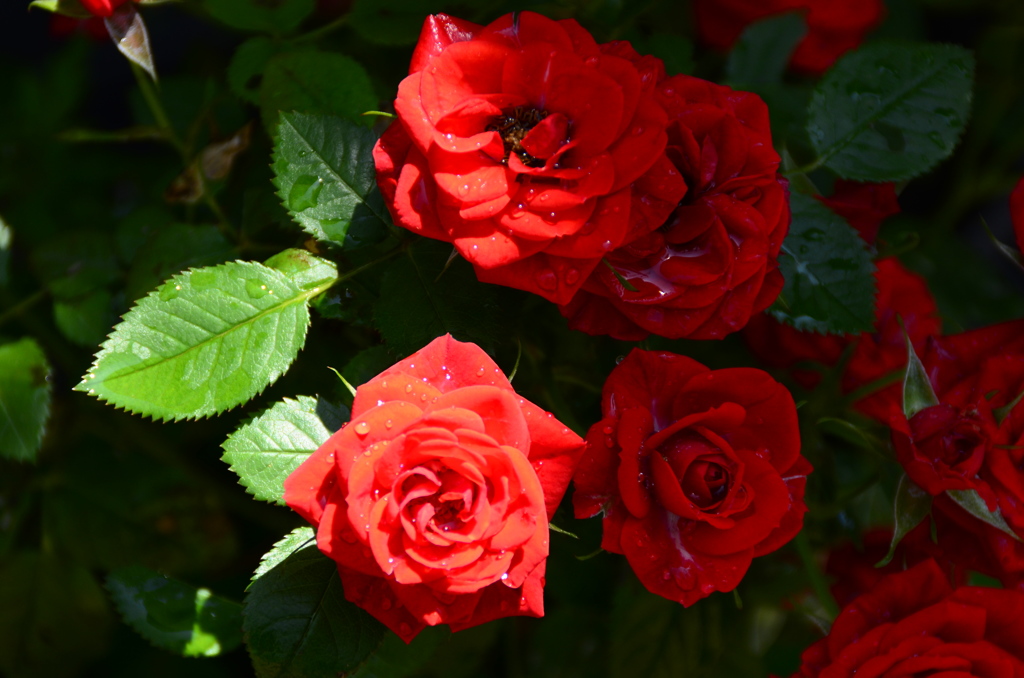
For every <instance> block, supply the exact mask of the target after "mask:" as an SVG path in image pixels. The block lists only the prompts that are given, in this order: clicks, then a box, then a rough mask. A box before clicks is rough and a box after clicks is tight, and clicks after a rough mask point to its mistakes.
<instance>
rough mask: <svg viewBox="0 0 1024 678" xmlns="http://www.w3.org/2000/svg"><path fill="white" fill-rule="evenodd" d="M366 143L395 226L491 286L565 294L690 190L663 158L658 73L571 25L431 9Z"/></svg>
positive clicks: (647, 60) (654, 65)
mask: <svg viewBox="0 0 1024 678" xmlns="http://www.w3.org/2000/svg"><path fill="white" fill-rule="evenodd" d="M409 70H410V74H409V76H408V77H406V78H405V79H404V80H403V81H402V82H401V84H400V85H399V87H398V98H397V100H396V101H395V112H396V113H397V115H398V119H397V120H396V121H395V122H394V123H393V124H392V125H391V126H390V127H389V128H388V130H387V131H386V132H385V133H384V135H383V136H382V137H381V139H380V141H379V142H378V144H377V146H376V147H375V148H374V161H375V163H376V167H377V181H378V184H379V185H380V188H381V192H382V193H383V195H384V198H385V201H386V202H387V204H388V207H389V209H390V210H391V214H392V215H393V216H394V219H395V223H397V224H398V225H400V226H402V227H404V228H407V229H409V230H411V231H414V232H416V233H419V234H421V235H424V236H427V237H429V238H434V239H437V240H444V241H447V242H451V243H452V244H454V246H455V248H456V249H457V250H458V251H459V253H460V254H461V255H462V256H463V257H465V258H466V259H467V260H469V261H470V262H471V263H472V264H473V267H474V268H475V269H476V272H477V276H478V277H479V278H480V280H483V281H485V282H492V283H497V284H500V285H508V286H510V287H516V288H519V289H524V290H527V291H530V292H534V293H536V294H539V295H541V296H543V297H545V298H547V299H549V300H551V301H554V302H557V303H566V302H567V301H569V299H570V298H572V296H573V294H575V293H576V290H577V289H579V287H580V286H581V285H582V284H583V281H584V280H586V278H587V276H588V275H590V272H591V271H593V270H594V268H595V267H596V266H597V265H598V264H599V262H600V261H601V258H602V257H604V256H605V255H606V254H607V253H608V252H609V251H611V250H613V249H615V248H616V247H618V246H620V245H622V244H623V243H625V242H629V241H631V240H634V239H636V238H637V237H639V236H641V235H644V234H646V233H648V232H650V231H651V230H653V229H655V228H657V227H658V226H660V225H661V224H662V223H663V222H664V221H665V219H666V218H667V217H668V215H669V213H670V212H671V211H672V210H673V209H674V208H675V206H676V204H677V203H678V202H679V199H680V198H682V196H683V194H684V193H685V192H686V185H685V183H684V182H683V180H682V177H680V176H679V173H678V171H677V170H676V169H675V168H674V167H673V166H672V164H671V163H670V162H668V160H667V159H666V158H665V155H664V149H665V142H666V138H667V137H666V134H665V125H666V122H667V117H666V115H665V111H664V110H663V109H662V107H661V106H660V105H659V104H658V102H657V100H656V99H655V95H654V87H655V85H656V84H657V82H658V81H659V80H660V79H662V78H663V77H664V67H663V65H662V63H661V61H659V60H658V59H655V58H654V57H641V56H640V55H639V54H637V53H636V52H635V51H634V50H633V49H632V48H630V47H629V45H628V44H627V43H610V44H607V45H598V44H597V43H596V42H595V41H594V39H593V38H592V37H591V36H590V34H588V33H587V32H586V31H585V30H584V29H583V28H581V27H580V25H579V24H577V23H576V22H575V21H573V20H570V19H567V20H564V21H553V20H551V19H547V18H545V17H543V16H540V15H539V14H534V13H532V12H522V13H520V14H518V15H516V16H513V15H511V14H510V15H507V16H504V17H502V18H500V19H498V20H497V21H495V22H494V23H492V24H489V25H488V26H478V25H476V24H472V23H469V22H466V21H461V20H459V19H453V18H451V17H448V16H445V15H443V14H439V15H436V16H431V17H428V19H427V21H426V23H425V24H424V27H423V32H422V34H421V36H420V40H419V43H418V44H417V46H416V49H415V52H414V53H413V58H412V63H411V65H410V69H409Z"/></svg>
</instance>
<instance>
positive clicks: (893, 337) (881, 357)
mask: <svg viewBox="0 0 1024 678" xmlns="http://www.w3.org/2000/svg"><path fill="white" fill-rule="evenodd" d="M877 266H878V270H877V271H876V273H875V278H876V280H877V281H878V299H877V304H876V310H875V330H874V332H865V333H864V334H861V335H833V334H818V333H816V332H801V331H800V330H797V329H794V328H793V327H790V326H789V325H784V324H782V323H780V322H778V321H777V320H775V319H774V318H771V317H769V316H767V315H758V316H755V317H754V318H752V319H751V321H750V323H749V324H748V325H747V327H746V329H745V330H744V333H743V337H744V339H746V342H747V345H748V346H749V348H750V350H751V352H752V353H753V354H754V356H755V357H756V358H757V359H758V360H760V361H761V362H762V363H764V364H765V365H767V366H769V367H778V368H794V367H795V366H797V365H798V364H799V363H805V362H816V363H820V364H822V365H824V366H827V367H831V366H833V365H836V364H837V363H838V362H839V359H840V357H841V356H842V355H843V351H844V350H846V348H847V347H848V346H849V345H850V344H854V348H853V349H852V354H851V355H850V359H849V362H847V363H846V368H845V370H844V372H843V377H842V389H843V392H844V393H850V392H852V391H854V390H856V389H858V388H860V387H862V386H866V385H868V384H871V383H873V382H877V381H878V380H880V379H882V378H884V377H886V376H890V375H891V376H894V377H895V376H897V375H900V374H902V373H903V370H904V369H905V368H906V365H907V345H906V340H905V339H904V336H903V329H902V328H901V327H900V323H899V319H900V318H902V319H903V325H904V327H906V331H907V334H908V335H909V336H910V339H911V342H912V343H913V345H914V348H915V350H916V351H918V352H920V351H922V350H924V347H925V342H926V341H927V339H928V338H929V337H932V336H935V335H937V334H939V332H940V331H941V330H942V323H941V321H940V320H939V318H938V317H937V313H938V308H937V307H936V305H935V299H933V298H932V295H931V292H929V291H928V284H927V282H925V279H924V278H922V277H921V276H919V275H917V274H916V273H912V272H911V271H908V270H907V269H905V268H904V267H903V265H902V264H900V262H899V260H897V259H896V258H895V257H888V258H885V259H881V260H880V261H878V262H877ZM793 376H794V377H795V378H796V380H797V381H798V382H800V383H801V384H802V385H803V386H805V387H807V388H813V387H814V386H815V385H817V383H818V381H819V380H820V378H821V377H820V374H819V373H817V372H815V371H812V370H807V369H796V370H794V374H793ZM902 393H903V391H902V386H901V384H900V383H899V380H898V379H893V381H892V383H890V384H888V385H886V386H883V387H881V388H879V389H878V390H876V391H874V392H873V393H871V394H869V395H867V396H865V397H864V398H861V399H860V400H858V401H857V403H856V408H857V409H858V410H860V411H861V412H863V413H864V414H866V415H868V416H870V417H873V418H875V419H878V420H879V421H881V422H884V423H889V421H890V418H891V417H892V416H893V415H894V414H895V413H897V412H900V411H902V409H901V407H902V405H901V403H902Z"/></svg>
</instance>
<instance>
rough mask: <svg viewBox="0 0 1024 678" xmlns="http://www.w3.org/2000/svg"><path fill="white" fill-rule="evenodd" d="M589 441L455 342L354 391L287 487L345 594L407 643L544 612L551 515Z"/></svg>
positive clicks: (482, 356) (479, 353) (438, 343)
mask: <svg viewBox="0 0 1024 678" xmlns="http://www.w3.org/2000/svg"><path fill="white" fill-rule="evenodd" d="M582 451H583V441H582V440H581V439H580V438H579V436H577V435H576V434H575V433H572V432H571V431H569V429H567V428H566V427H565V426H563V425H562V424H561V423H559V422H558V421H557V420H555V419H554V418H553V417H552V416H551V415H550V414H548V413H546V412H544V411H543V410H541V409H540V408H539V407H537V406H536V405H534V404H533V403H531V402H529V401H527V400H525V399H523V398H521V397H519V396H517V395H516V393H515V391H513V390H512V386H511V385H510V384H509V382H508V379H506V378H505V375H503V374H502V373H501V371H500V370H499V369H498V367H497V366H496V365H495V364H494V362H493V361H491V359H490V358H489V357H488V356H487V354H486V353H484V352H483V350H481V349H480V348H479V347H477V346H476V345H475V344H463V343H461V342H458V341H455V340H454V339H452V338H451V337H450V336H445V337H441V338H439V339H436V340H434V341H433V342H431V343H430V344H429V345H428V346H427V347H426V348H424V349H422V350H420V351H419V352H417V353H414V354H413V355H411V356H409V357H408V358H406V359H405V360H403V361H401V362H400V363H398V364H397V365H394V366H392V367H390V368H388V369H387V370H385V371H384V372H382V373H381V374H379V375H378V376H376V377H374V378H373V379H371V380H370V381H368V382H367V383H365V384H363V385H362V386H360V387H359V388H358V389H357V390H356V396H355V401H354V403H353V405H352V420H351V423H350V424H348V425H347V426H345V427H343V428H342V429H341V430H340V431H338V432H337V433H335V434H334V435H333V436H332V437H331V438H330V440H328V441H327V442H326V443H324V444H323V445H322V446H321V447H320V449H318V450H317V451H316V452H315V453H313V455H312V456H311V457H310V458H309V459H308V460H306V461H305V462H304V463H303V464H302V465H301V466H300V467H299V468H298V469H296V470H295V472H294V473H292V474H291V475H290V476H289V477H288V479H287V480H286V481H285V501H286V502H287V503H288V505H289V506H290V507H292V508H293V509H295V511H297V512H298V513H299V515H301V516H302V517H303V518H305V519H306V520H308V521H309V522H310V523H312V524H313V525H314V527H316V528H317V546H318V547H319V548H320V550H321V551H323V552H324V553H325V554H327V555H328V556H330V557H331V558H332V559H334V560H335V561H337V563H338V572H339V573H340V575H341V581H342V584H343V585H344V589H345V597H346V598H348V600H350V601H352V602H354V603H355V604H357V605H359V606H360V607H362V608H363V609H365V610H366V611H367V612H369V613H370V614H372V615H373V616H374V617H376V618H377V619H379V620H380V621H381V622H383V623H384V624H386V625H387V626H388V628H390V629H391V630H393V631H394V632H395V633H397V634H398V635H399V636H401V637H402V639H403V640H405V641H406V642H408V641H410V640H411V639H412V638H413V637H414V636H415V635H416V634H417V633H419V632H420V631H421V630H422V629H423V628H424V627H425V626H427V625H431V626H433V625H436V624H449V625H450V626H451V627H452V629H454V630H459V629H464V628H467V627H470V626H475V625H477V624H482V623H483V622H486V621H490V620H491V619H495V618H498V617H506V616H510V615H529V616H534V617H539V616H542V615H543V614H544V601H543V586H544V567H545V562H546V559H547V555H548V520H549V518H550V517H551V515H552V514H553V513H554V512H555V509H556V508H557V507H558V502H559V501H560V500H561V498H562V495H563V494H564V493H565V489H566V487H567V486H568V484H569V479H570V478H571V477H572V473H573V470H574V469H575V466H576V462H577V460H578V459H579V456H580V454H581V453H582Z"/></svg>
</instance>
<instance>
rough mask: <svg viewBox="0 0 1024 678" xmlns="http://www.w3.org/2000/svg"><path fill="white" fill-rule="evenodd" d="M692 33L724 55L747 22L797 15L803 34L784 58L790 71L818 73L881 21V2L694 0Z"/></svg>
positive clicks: (883, 13)
mask: <svg viewBox="0 0 1024 678" xmlns="http://www.w3.org/2000/svg"><path fill="white" fill-rule="evenodd" d="M694 11H695V13H696V16H697V31H698V33H699V34H700V38H701V40H703V41H704V42H706V43H707V44H708V45H710V46H712V47H714V48H715V49H719V50H722V51H726V50H728V49H730V48H731V47H732V45H733V43H734V42H736V39H737V38H738V37H739V36H740V34H741V33H742V32H743V29H745V28H746V27H747V26H748V25H749V24H751V23H753V22H755V21H759V20H761V19H764V18H767V17H770V16H774V15H776V14H783V13H785V12H801V13H803V14H804V16H805V18H806V20H807V35H806V36H805V37H804V39H803V40H801V41H800V43H799V44H798V45H797V48H796V51H795V52H793V57H792V59H791V60H790V63H791V64H792V66H793V68H795V69H798V70H801V71H805V72H807V73H811V74H821V73H824V72H825V71H826V70H827V69H828V67H829V66H831V65H832V64H833V63H834V62H835V60H836V59H837V58H839V56H840V55H841V54H843V53H844V52H846V51H847V50H851V49H853V48H854V47H856V46H857V45H859V44H860V43H861V42H862V41H863V40H864V36H866V35H867V34H868V32H870V31H871V30H872V29H874V28H875V27H876V26H878V25H879V24H880V23H881V22H882V18H883V17H884V16H885V5H883V4H882V1H881V0H695V2H694Z"/></svg>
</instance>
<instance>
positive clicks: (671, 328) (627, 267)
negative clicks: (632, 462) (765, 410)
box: [561, 75, 790, 340]
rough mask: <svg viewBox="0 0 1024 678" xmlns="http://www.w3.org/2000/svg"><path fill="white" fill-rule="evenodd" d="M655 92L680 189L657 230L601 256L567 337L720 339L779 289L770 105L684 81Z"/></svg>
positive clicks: (778, 188)
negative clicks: (683, 188)
mask: <svg viewBox="0 0 1024 678" xmlns="http://www.w3.org/2000/svg"><path fill="white" fill-rule="evenodd" d="M657 96H658V101H659V103H661V105H662V106H663V107H664V108H665V110H666V111H668V116H669V120H670V121H671V122H670V123H669V126H668V147H667V149H666V155H667V156H668V158H669V160H671V162H672V164H673V166H674V167H675V168H676V169H677V170H678V172H679V173H680V174H681V175H682V176H683V177H684V178H685V179H686V183H687V185H688V186H689V191H688V192H687V194H686V197H685V198H684V199H683V201H682V203H681V204H680V205H679V207H678V209H676V210H675V211H674V212H673V213H672V215H671V217H669V219H668V220H667V221H666V222H665V223H664V224H661V225H660V226H661V227H660V228H658V229H657V230H656V231H653V232H651V233H648V234H647V235H645V236H642V237H640V238H638V239H636V240H634V241H632V242H629V243H626V244H624V245H623V246H622V247H620V248H618V249H617V250H615V251H613V252H611V253H609V254H608V256H607V257H606V262H607V264H608V265H607V266H599V267H598V268H597V269H595V270H594V273H593V274H592V275H591V276H590V279H589V280H587V283H586V284H585V285H584V287H583V290H581V291H580V293H579V294H577V295H576V297H574V298H573V300H572V301H571V302H569V304H568V305H566V306H563V307H562V308H561V311H562V315H564V316H566V317H567V318H569V327H571V328H573V329H578V330H582V331H584V332H587V333H589V334H609V335H611V336H613V337H615V338H617V339H626V340H639V339H643V338H644V337H646V336H647V335H648V334H649V333H653V334H657V335H660V336H663V337H669V338H672V339H678V338H683V337H685V338H689V339H720V338H722V337H724V336H725V335H727V334H730V333H732V332H735V331H736V330H738V329H740V328H741V327H743V326H744V325H745V324H746V323H747V321H748V320H749V319H750V316H751V314H753V313H757V312H760V311H762V310H764V309H765V308H767V307H768V306H769V305H770V304H771V303H772V302H773V301H775V298H776V297H777V296H778V294H779V292H780V291H781V290H782V284H783V280H782V274H781V273H779V270H778V262H777V257H778V254H779V250H780V248H781V247H782V240H783V238H785V236H786V232H787V230H788V229H789V221H790V214H789V196H788V192H787V184H786V181H785V179H783V178H782V177H780V176H779V174H778V169H779V156H778V154H777V153H776V152H775V150H774V149H773V148H772V138H771V129H770V128H769V125H768V108H767V107H766V106H765V104H764V102H763V101H761V99H760V98H759V97H758V96H757V95H755V94H750V93H748V92H737V91H734V90H732V89H730V88H728V87H724V86H721V85H716V84H714V83H711V82H707V81H704V80H700V79H698V78H692V77H690V76H685V75H678V76H675V77H672V78H669V79H667V80H665V81H664V82H663V83H661V85H659V86H658V92H657Z"/></svg>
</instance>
